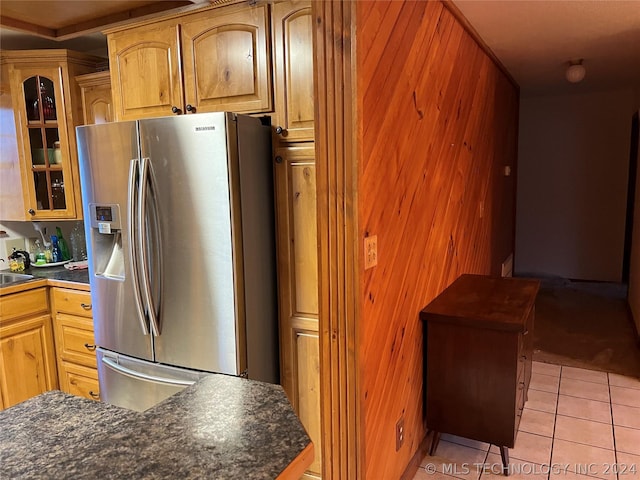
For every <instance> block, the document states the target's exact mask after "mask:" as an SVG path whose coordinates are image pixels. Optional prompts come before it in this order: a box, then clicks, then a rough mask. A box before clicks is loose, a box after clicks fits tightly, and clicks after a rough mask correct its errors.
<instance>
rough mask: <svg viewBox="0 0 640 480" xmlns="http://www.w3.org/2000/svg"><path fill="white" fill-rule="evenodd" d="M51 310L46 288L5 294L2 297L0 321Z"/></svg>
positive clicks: (0, 301)
mask: <svg viewBox="0 0 640 480" xmlns="http://www.w3.org/2000/svg"><path fill="white" fill-rule="evenodd" d="M48 312H49V299H48V295H47V289H46V288H36V289H34V290H27V291H26V292H20V293H13V294H11V295H5V296H3V297H2V298H1V299H0V322H5V321H7V320H12V319H14V318H20V317H26V316H33V315H37V314H38V313H48Z"/></svg>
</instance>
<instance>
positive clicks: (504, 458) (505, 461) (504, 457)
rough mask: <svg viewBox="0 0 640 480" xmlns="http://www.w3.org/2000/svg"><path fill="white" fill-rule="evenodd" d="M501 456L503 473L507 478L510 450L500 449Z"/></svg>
mask: <svg viewBox="0 0 640 480" xmlns="http://www.w3.org/2000/svg"><path fill="white" fill-rule="evenodd" d="M500 456H501V457H502V473H503V474H504V476H505V477H508V476H509V449H508V448H507V447H500Z"/></svg>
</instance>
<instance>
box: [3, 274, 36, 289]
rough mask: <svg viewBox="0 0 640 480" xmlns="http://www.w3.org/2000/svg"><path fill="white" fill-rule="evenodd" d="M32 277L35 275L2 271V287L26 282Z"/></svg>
mask: <svg viewBox="0 0 640 480" xmlns="http://www.w3.org/2000/svg"><path fill="white" fill-rule="evenodd" d="M32 278H33V275H27V274H26V273H12V272H0V287H6V286H8V285H13V284H16V283H21V282H26V281H27V280H31V279H32Z"/></svg>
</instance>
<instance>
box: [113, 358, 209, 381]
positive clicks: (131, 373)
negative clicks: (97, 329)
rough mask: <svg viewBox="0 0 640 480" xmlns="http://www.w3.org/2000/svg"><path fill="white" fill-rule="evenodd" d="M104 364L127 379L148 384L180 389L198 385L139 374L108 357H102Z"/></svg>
mask: <svg viewBox="0 0 640 480" xmlns="http://www.w3.org/2000/svg"><path fill="white" fill-rule="evenodd" d="M102 363H104V364H105V366H107V367H109V368H110V369H112V370H114V371H115V372H118V373H121V374H122V375H126V376H127V377H131V378H137V379H139V380H144V381H147V382H153V383H162V384H165V385H175V386H178V387H188V386H190V385H193V384H194V383H196V382H194V381H191V380H178V379H176V378H164V377H157V376H155V375H148V374H146V373H142V372H138V371H136V370H131V369H130V368H127V367H123V366H122V365H118V364H117V363H115V362H114V361H113V360H111V359H109V358H107V357H102Z"/></svg>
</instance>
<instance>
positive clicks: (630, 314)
mask: <svg viewBox="0 0 640 480" xmlns="http://www.w3.org/2000/svg"><path fill="white" fill-rule="evenodd" d="M626 305H627V316H628V317H629V321H630V322H631V326H632V327H633V333H635V335H636V345H637V346H638V348H640V331H638V324H637V323H636V320H635V318H633V311H632V310H631V305H629V300H628V299H627V302H626Z"/></svg>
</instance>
